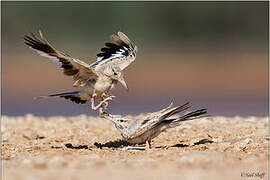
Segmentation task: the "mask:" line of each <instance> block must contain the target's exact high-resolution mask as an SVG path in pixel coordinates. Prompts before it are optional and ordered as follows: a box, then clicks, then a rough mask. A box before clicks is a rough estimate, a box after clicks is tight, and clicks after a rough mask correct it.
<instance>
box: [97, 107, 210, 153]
mask: <svg viewBox="0 0 270 180" xmlns="http://www.w3.org/2000/svg"><path fill="white" fill-rule="evenodd" d="M188 108H190V105H189V103H186V104H184V105H182V106H176V107H173V106H172V104H171V105H170V106H169V107H167V108H165V109H162V110H160V111H157V112H153V113H147V114H146V115H143V116H141V117H137V118H130V117H122V116H120V115H111V114H108V113H103V114H102V117H103V118H105V119H108V120H110V121H112V122H113V123H114V125H115V127H116V128H117V129H118V130H119V131H120V132H121V135H122V137H123V139H124V140H125V141H127V142H129V143H131V144H141V143H146V148H151V144H150V143H151V140H152V139H153V138H155V137H157V136H158V135H159V134H160V133H162V132H164V131H166V130H167V129H169V128H173V127H176V126H179V125H180V124H181V122H183V121H188V120H192V119H197V118H200V117H203V116H202V115H204V114H206V113H207V112H206V109H200V110H196V111H192V112H189V113H187V114H185V115H182V116H178V117H171V116H173V115H174V114H177V113H180V112H182V111H185V110H187V109H188ZM133 148H135V149H137V148H138V147H133Z"/></svg>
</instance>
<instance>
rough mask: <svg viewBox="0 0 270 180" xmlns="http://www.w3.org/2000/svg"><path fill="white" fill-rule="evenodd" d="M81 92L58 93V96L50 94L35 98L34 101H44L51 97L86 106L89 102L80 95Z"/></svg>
mask: <svg viewBox="0 0 270 180" xmlns="http://www.w3.org/2000/svg"><path fill="white" fill-rule="evenodd" d="M80 93H81V91H74V92H67V93H58V94H50V95H48V96H38V97H35V98H34V99H44V98H50V97H60V98H65V99H69V100H71V101H73V102H75V103H78V104H84V103H86V101H87V100H88V99H87V98H86V97H85V96H82V94H80Z"/></svg>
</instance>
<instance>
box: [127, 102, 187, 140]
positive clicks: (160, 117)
mask: <svg viewBox="0 0 270 180" xmlns="http://www.w3.org/2000/svg"><path fill="white" fill-rule="evenodd" d="M188 108H190V105H189V103H186V104H184V105H182V106H176V107H172V104H171V105H170V106H169V107H167V108H165V109H162V110H160V111H158V112H154V113H149V114H148V115H147V116H146V117H145V118H143V119H141V120H138V121H137V122H136V123H138V125H137V126H130V127H135V128H134V129H130V130H129V132H130V134H129V135H128V136H129V138H130V139H132V138H135V137H138V136H140V135H142V134H144V133H145V132H146V131H148V130H150V129H151V128H155V127H156V126H157V125H159V124H160V123H162V122H163V121H166V120H167V118H168V117H170V116H172V115H174V114H177V113H179V112H182V111H185V110H187V109H188Z"/></svg>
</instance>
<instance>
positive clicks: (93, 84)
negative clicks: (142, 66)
mask: <svg viewBox="0 0 270 180" xmlns="http://www.w3.org/2000/svg"><path fill="white" fill-rule="evenodd" d="M39 34H40V38H38V37H37V36H36V35H35V34H33V33H31V36H28V35H26V36H25V37H24V40H25V44H27V45H28V46H29V47H30V48H32V49H33V50H35V51H37V52H38V53H39V54H40V55H41V56H44V57H47V58H49V59H50V60H52V61H53V62H54V63H56V64H57V66H58V67H59V68H60V70H61V71H62V72H63V73H64V75H67V76H72V77H73V80H74V84H73V86H75V87H80V88H81V89H80V90H79V91H75V92H67V93H58V94H51V95H48V96H40V97H38V98H45V97H60V98H65V99H69V100H71V101H73V102H75V103H78V104H84V103H86V102H87V101H90V102H91V108H92V109H93V110H97V109H99V112H100V113H102V112H103V108H105V109H107V108H108V101H110V100H112V99H113V98H114V97H115V96H109V94H108V93H109V91H110V90H111V89H112V88H113V87H114V86H115V85H116V84H117V83H118V82H120V83H121V84H122V85H123V86H124V87H125V88H127V89H128V86H127V84H126V82H125V80H124V77H123V74H122V71H123V70H124V69H125V68H126V67H127V66H129V65H130V64H131V63H132V62H133V61H135V58H136V53H137V46H135V45H133V44H132V42H131V41H130V40H129V38H128V37H127V36H126V35H125V34H124V33H122V32H118V33H117V35H114V34H113V35H111V36H110V38H111V40H112V41H113V42H107V43H105V47H103V48H101V53H99V54H97V59H96V61H95V62H93V63H92V64H87V63H85V62H83V61H80V60H79V59H76V58H73V57H71V56H69V55H68V54H65V53H63V52H61V51H58V50H56V49H55V48H54V47H53V46H52V45H51V44H50V43H49V42H48V41H47V40H46V39H45V38H44V37H43V35H42V33H41V31H39ZM95 100H100V103H99V104H98V105H95Z"/></svg>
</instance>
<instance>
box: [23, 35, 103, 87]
mask: <svg viewBox="0 0 270 180" xmlns="http://www.w3.org/2000/svg"><path fill="white" fill-rule="evenodd" d="M39 34H40V39H39V38H37V37H36V36H35V35H34V34H33V33H31V35H32V36H25V37H24V40H25V44H27V45H28V46H29V47H30V48H32V49H34V50H35V51H37V52H38V53H39V54H40V55H41V56H44V57H47V58H49V59H51V60H52V61H53V62H54V63H56V64H57V65H58V67H59V68H60V69H61V70H62V71H63V73H64V74H65V75H67V76H73V79H74V81H75V83H74V86H81V87H84V86H85V85H86V84H87V83H89V82H90V83H91V82H95V81H96V80H97V77H98V76H97V74H96V73H95V71H94V69H93V68H91V67H90V65H89V64H86V63H84V62H82V61H80V60H78V59H75V58H72V57H70V56H69V55H67V54H64V53H63V52H60V51H58V50H56V49H55V48H54V47H53V46H52V45H50V43H49V42H48V41H47V40H46V39H45V38H44V37H43V35H42V33H41V31H39Z"/></svg>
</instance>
